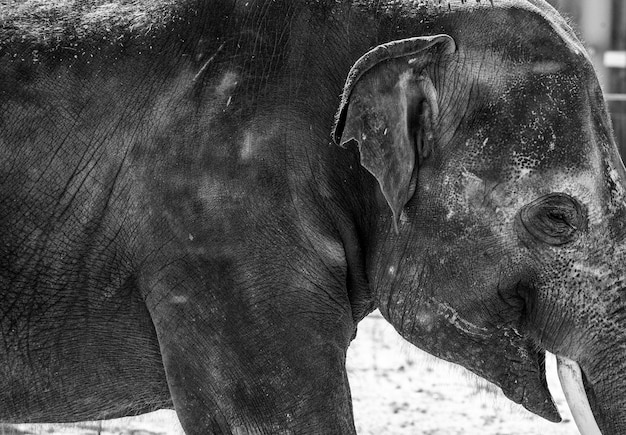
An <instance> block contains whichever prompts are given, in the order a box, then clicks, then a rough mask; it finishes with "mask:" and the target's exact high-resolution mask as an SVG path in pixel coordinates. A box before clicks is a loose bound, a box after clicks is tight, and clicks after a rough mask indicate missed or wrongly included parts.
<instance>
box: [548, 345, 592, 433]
mask: <svg viewBox="0 0 626 435" xmlns="http://www.w3.org/2000/svg"><path fill="white" fill-rule="evenodd" d="M556 370H557V372H558V374H559V380H560V381H561V387H562V388H563V393H564V394H565V399H566V400H567V404H568V405H569V409H570V411H572V416H573V417H574V421H575V422H576V426H578V430H579V431H580V433H581V435H602V432H600V428H599V427H598V423H596V419H595V418H594V417H593V412H591V406H590V405H589V399H588V398H587V393H585V387H584V386H583V376H582V372H581V371H580V366H579V365H578V363H577V362H576V361H572V360H571V359H569V358H565V357H563V356H559V355H557V356H556Z"/></svg>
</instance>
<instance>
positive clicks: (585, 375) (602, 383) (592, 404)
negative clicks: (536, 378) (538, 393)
mask: <svg viewBox="0 0 626 435" xmlns="http://www.w3.org/2000/svg"><path fill="white" fill-rule="evenodd" d="M617 348H618V349H620V346H617ZM615 350H616V349H615V348H614V349H612V351H611V352H609V351H605V352H599V353H598V355H596V356H595V359H593V360H592V361H586V359H585V358H582V360H581V363H580V365H579V363H577V362H575V361H573V360H570V359H568V358H566V357H562V356H557V370H558V373H559V379H560V381H561V385H562V387H563V392H564V393H565V397H566V399H567V403H568V405H569V407H570V410H571V411H572V415H573V417H574V420H575V422H576V425H577V426H578V430H579V431H580V433H581V434H582V435H619V434H624V433H626V402H625V400H624V396H623V392H624V385H625V384H626V366H625V365H624V361H623V359H619V360H615V359H613V356H615V355H616V354H620V352H615Z"/></svg>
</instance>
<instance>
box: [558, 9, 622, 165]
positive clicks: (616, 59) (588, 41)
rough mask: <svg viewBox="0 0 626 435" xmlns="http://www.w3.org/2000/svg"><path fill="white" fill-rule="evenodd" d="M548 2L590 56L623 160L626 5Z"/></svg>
mask: <svg viewBox="0 0 626 435" xmlns="http://www.w3.org/2000/svg"><path fill="white" fill-rule="evenodd" d="M548 2H550V3H551V4H552V6H554V7H555V8H556V9H558V10H559V12H561V14H562V15H564V16H566V17H568V18H569V19H570V21H571V23H572V25H573V26H574V27H576V28H578V30H579V32H580V33H579V34H580V36H581V37H582V39H583V42H585V45H586V46H587V50H588V51H589V53H590V54H591V56H592V59H593V63H594V65H595V68H596V71H597V72H598V76H599V78H600V82H601V84H602V88H603V90H604V95H605V98H606V100H607V102H608V105H609V111H610V112H611V117H612V118H613V128H614V129H615V137H616V139H617V146H618V147H619V150H620V153H621V155H622V160H626V1H624V0H548Z"/></svg>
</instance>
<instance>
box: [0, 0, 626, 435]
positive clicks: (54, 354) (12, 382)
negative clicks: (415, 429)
mask: <svg viewBox="0 0 626 435" xmlns="http://www.w3.org/2000/svg"><path fill="white" fill-rule="evenodd" d="M157 3H158V2H155V3H151V4H157ZM434 3H436V5H432V4H429V5H427V6H424V5H418V4H417V2H409V1H406V2H404V3H403V2H391V1H389V2H385V1H376V2H375V1H371V2H368V1H357V0H354V1H342V2H336V1H331V0H317V1H313V0H278V1H270V0H257V1H253V0H250V1H248V2H241V1H227V0H215V1H199V2H197V3H195V2H191V3H189V4H185V3H184V2H181V4H179V5H176V6H175V7H174V6H172V5H167V4H165V3H164V5H163V6H162V9H159V8H158V7H155V8H156V9H155V10H156V12H155V11H150V13H148V14H143V15H141V14H139V15H137V17H135V16H133V15H132V14H130V13H127V12H123V13H122V12H120V13H118V14H117V15H115V14H113V15H111V11H110V10H109V11H108V15H107V13H102V14H101V15H102V16H103V17H101V20H100V21H98V20H99V19H100V18H98V17H99V15H98V14H97V13H96V14H94V13H91V12H93V11H90V10H89V7H88V5H86V4H85V2H83V3H82V4H83V6H82V7H83V8H84V10H83V9H71V8H70V9H67V11H66V12H67V13H68V14H70V12H69V11H72V12H71V14H70V15H67V16H64V15H63V14H62V13H57V14H55V13H53V12H50V17H47V18H46V16H45V14H46V11H45V10H44V9H41V10H39V11H38V14H39V15H37V14H32V13H31V14H29V13H28V11H27V10H16V9H14V10H9V9H8V8H10V6H0V8H4V9H5V10H4V11H2V12H4V13H3V14H0V16H2V17H4V18H2V20H3V27H2V29H3V30H2V31H1V32H3V33H2V34H1V35H0V36H1V38H0V41H1V43H2V51H1V53H2V57H0V77H1V79H0V123H1V124H0V183H1V184H0V205H1V207H0V230H1V234H2V236H1V240H0V337H1V340H0V419H1V420H3V421H9V422H20V421H32V422H44V421H76V420H84V419H96V418H109V417H118V416H122V415H132V414H137V413H142V412H146V411H151V410H155V409H158V408H162V407H171V406H172V405H173V406H174V408H175V409H176V411H177V413H178V415H179V417H180V421H181V423H182V425H183V427H184V428H185V431H186V432H187V433H190V434H196V433H197V434H205V433H237V434H243V433H272V434H277V433H299V434H300V433H315V434H319V433H354V424H353V420H352V411H351V402H350V391H349V387H348V381H347V378H346V372H345V367H344V363H345V356H346V349H347V347H348V345H349V343H350V341H351V339H352V338H353V337H354V334H355V333H356V327H357V323H358V322H359V320H360V319H362V318H363V317H364V316H365V315H367V313H369V312H370V311H372V310H373V309H375V308H379V309H380V311H381V312H382V313H383V315H384V316H385V318H386V319H387V320H389V321H390V322H391V323H392V324H393V325H394V327H395V328H396V329H397V330H398V331H399V332H400V334H402V336H403V337H405V338H406V339H407V340H408V341H410V342H411V343H413V344H415V345H416V346H418V347H420V348H423V349H425V350H426V351H428V352H430V353H432V354H434V355H436V356H439V357H441V358H444V359H446V360H449V361H453V362H455V363H458V364H460V365H462V366H464V367H466V368H468V369H469V370H471V371H473V372H475V373H477V374H478V375H480V376H482V377H484V378H485V379H487V380H489V381H491V382H493V383H495V384H496V385H498V386H499V387H501V388H502V389H503V391H504V393H505V394H506V395H507V396H508V397H510V398H511V399H512V400H514V401H515V402H518V403H522V404H523V406H525V407H526V408H527V409H529V410H531V411H532V412H535V413H537V414H539V415H542V416H544V417H546V418H548V419H551V420H555V421H556V420H558V414H557V412H556V410H555V408H554V405H553V404H552V400H551V398H550V395H549V393H548V391H547V389H546V386H545V376H544V367H543V364H544V357H543V355H544V350H549V351H551V352H554V353H556V354H559V355H562V356H566V357H568V358H570V359H572V360H575V361H577V362H578V363H579V364H580V366H581V368H582V371H583V373H584V379H585V386H586V388H587V393H588V397H589V399H590V401H591V405H592V408H593V411H594V414H595V416H596V419H597V421H598V423H599V425H600V427H601V429H602V431H603V433H604V435H617V434H623V433H626V407H625V406H624V405H625V400H626V396H625V393H624V391H626V358H624V356H625V352H624V350H625V346H626V334H625V329H624V325H625V324H626V292H625V284H624V277H625V267H626V266H625V265H626V261H625V256H626V254H625V247H626V242H625V240H624V236H625V235H626V228H625V227H624V225H625V223H626V221H625V216H624V214H625V211H626V208H625V203H624V196H625V188H626V185H625V184H624V180H625V177H626V174H625V172H624V167H623V166H622V163H621V161H620V159H619V156H618V154H617V151H616V147H615V144H614V140H613V138H612V132H611V126H610V122H609V118H608V116H607V113H606V110H605V104H604V102H603V98H602V94H601V91H600V88H599V86H598V82H597V80H596V77H595V74H594V72H593V69H592V66H591V64H590V62H589V60H588V58H587V56H586V54H585V52H584V50H583V48H582V46H581V44H580V42H578V40H577V39H576V37H575V36H574V34H573V33H572V31H571V30H570V29H569V28H568V26H567V25H566V24H565V23H564V21H563V20H562V19H561V18H560V17H559V16H557V14H556V13H555V12H554V11H553V10H552V9H551V8H549V7H548V6H547V5H545V4H544V3H543V2H541V1H539V0H529V1H522V0H506V1H504V0H502V1H500V0H494V2H493V5H491V4H490V2H486V1H483V2H481V3H477V2H475V1H473V0H469V1H467V2H465V3H461V2H460V1H451V2H450V3H449V5H448V4H447V3H446V2H443V3H442V5H438V2H434ZM167 8H170V9H171V10H170V11H169V12H167V13H165V12H163V11H167V10H168V9H167ZM31 12H32V11H31ZM101 12H102V11H101ZM38 17H40V18H41V17H42V18H41V19H40V21H37V20H38ZM111 17H114V18H115V17H117V18H116V19H115V20H112V19H111ZM107 19H110V22H107V21H106V20H107ZM81 20H82V21H81ZM111 20H112V21H111ZM142 20H143V21H142ZM150 20H153V22H150ZM37 26H43V27H42V28H43V30H44V31H40V30H41V29H39V28H38V27H37ZM45 26H49V28H47V30H46V28H45ZM46 32H47V33H46ZM427 35H442V36H438V37H435V38H421V37H424V36H427ZM443 35H447V36H443ZM409 38H417V39H409ZM401 40H405V41H401ZM393 41H396V42H393ZM398 41H400V42H398ZM390 42H391V44H389V45H387V46H385V47H384V48H379V49H375V50H374V51H373V52H370V53H369V55H367V56H365V57H364V58H362V59H360V60H359V58H360V57H361V56H363V55H364V54H365V53H367V52H368V51H369V50H372V49H374V48H375V47H376V46H377V45H379V44H385V43H390ZM350 71H352V72H350ZM342 90H343V98H340V95H342ZM336 113H338V116H337V118H335V114H336ZM335 121H336V129H335V130H334V139H335V140H336V142H337V143H338V144H339V145H343V146H337V145H336V144H333V143H332V142H331V136H330V134H331V130H332V129H333V125H334V123H335ZM416 418H417V417H416ZM420 418H421V416H420Z"/></svg>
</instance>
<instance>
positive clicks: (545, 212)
mask: <svg viewBox="0 0 626 435" xmlns="http://www.w3.org/2000/svg"><path fill="white" fill-rule="evenodd" d="M534 3H535V2H533V5H530V4H529V5H528V6H527V7H525V8H521V7H519V8H515V9H511V10H509V11H507V12H506V14H505V13H504V12H502V11H500V12H498V11H495V12H493V13H492V14H490V15H489V14H483V15H482V16H480V18H473V17H475V16H476V14H474V15H468V16H465V17H464V18H463V19H465V20H468V21H465V25H464V26H458V25H457V26H455V25H454V19H455V18H450V19H449V23H447V24H449V25H448V26H447V25H446V23H444V24H443V25H442V26H441V28H440V29H438V31H439V32H440V31H441V29H443V30H444V31H445V34H431V35H430V36H422V37H414V38H409V39H404V40H399V41H394V42H390V43H387V44H384V45H381V46H378V47H376V48H374V49H373V50H371V51H370V52H369V53H367V54H366V55H365V56H363V57H362V58H361V59H359V60H358V61H357V62H356V64H355V65H354V67H353V68H352V71H351V73H350V75H349V77H348V80H347V82H346V85H345V89H344V93H343V100H342V104H341V107H340V110H339V112H338V115H337V119H336V128H335V132H334V138H335V141H336V142H337V143H338V144H340V145H342V146H348V145H350V144H353V145H355V146H357V147H358V151H359V153H360V161H361V164H362V166H363V167H364V168H365V169H366V170H367V171H368V172H369V173H370V174H371V175H372V176H373V177H374V178H375V180H376V182H377V185H378V187H379V191H380V193H381V195H379V197H378V202H377V204H378V207H379V208H378V210H379V211H380V213H379V217H378V218H377V221H376V224H375V225H376V226H377V232H376V233H375V234H376V236H373V237H372V239H371V240H370V241H369V247H370V249H371V250H370V253H369V254H368V258H367V265H368V274H369V276H368V278H369V280H370V283H371V285H372V287H373V288H374V289H375V290H374V291H375V299H376V304H377V306H378V307H379V309H380V311H381V312H382V314H383V316H384V317H385V318H386V319H387V320H388V321H389V322H391V323H392V324H393V325H394V327H395V328H396V329H397V330H398V331H399V333H400V334H401V335H402V336H403V337H404V338H406V339H407V340H408V341H410V342H411V343H413V344H414V345H416V346H418V347H420V348H422V349H424V350H426V351H428V352H430V353H432V354H434V355H436V356H439V357H441V358H443V359H446V360H448V361H452V362H455V363H458V364H460V365H462V366H465V367H466V368H467V369H469V370H471V371H473V372H475V373H477V374H478V375H480V376H482V377H484V378H486V379H487V380H489V381H491V382H493V383H495V384H496V385H498V386H500V387H501V388H502V390H503V392H504V393H505V394H506V395H507V396H508V397H509V398H511V399H512V400H513V401H515V402H517V403H521V404H522V405H523V406H524V407H526V408H527V409H529V410H530V411H532V412H535V413H537V414H539V415H541V416H543V417H545V418H547V419H550V420H553V421H558V420H559V416H558V412H557V411H556V408H555V407H554V404H553V401H552V399H551V396H550V393H549V392H548V390H547V388H546V381H545V374H544V351H546V350H547V351H550V352H552V353H554V354H556V355H557V357H558V361H559V371H560V374H561V378H562V382H563V384H564V390H565V392H566V396H567V397H568V401H569V402H570V407H572V409H573V412H574V414H575V416H576V417H575V418H576V421H577V424H578V425H579V428H580V429H581V431H582V432H583V433H599V431H598V427H597V426H599V428H600V430H601V433H603V434H604V435H609V434H612V435H616V434H621V433H625V432H626V394H624V391H625V389H626V358H625V357H626V328H625V326H626V281H625V279H626V241H625V236H626V203H625V199H626V183H625V180H626V172H625V170H624V166H623V164H622V162H621V160H620V157H619V155H618V152H617V148H616V146H615V142H614V139H613V137H612V129H611V125H610V121H609V117H608V115H607V111H606V109H605V103H604V100H603V96H602V92H601V90H600V87H599V84H598V81H597V79H596V76H595V73H594V70H593V67H592V65H591V63H590V61H589V59H588V57H587V55H586V54H585V51H584V49H583V47H582V45H581V43H580V42H579V41H578V40H577V39H576V37H575V36H574V34H573V32H572V31H571V30H570V29H569V28H568V27H567V25H566V24H565V22H563V20H562V19H560V18H559V17H558V16H556V15H555V14H554V13H553V11H551V10H546V9H545V8H544V9H541V10H540V9H538V8H537V7H536V6H534ZM472 20H480V21H479V22H476V21H472ZM513 22H525V23H526V24H525V26H524V28H525V30H524V33H523V34H520V33H513V32H519V31H520V30H519V29H520V26H515V25H513ZM507 23H509V24H512V25H511V26H510V27H508V28H510V29H513V30H506V29H507ZM490 26H491V27H490ZM486 28H498V29H504V30H500V34H498V35H497V36H494V35H492V34H490V32H484V31H483V30H484V29H486ZM459 29H462V30H459ZM509 32H510V33H509ZM576 391H578V393H577V392H576ZM581 392H582V393H581ZM591 412H593V416H592V415H591ZM594 418H595V422H594ZM596 422H597V426H596ZM594 431H595V432H594Z"/></svg>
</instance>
